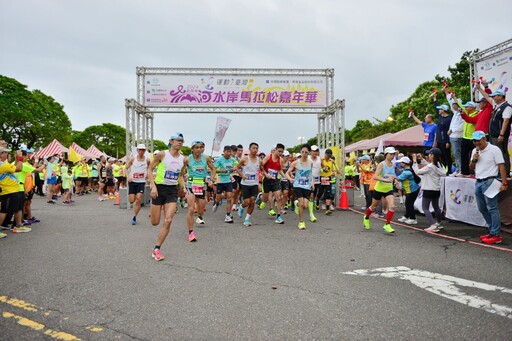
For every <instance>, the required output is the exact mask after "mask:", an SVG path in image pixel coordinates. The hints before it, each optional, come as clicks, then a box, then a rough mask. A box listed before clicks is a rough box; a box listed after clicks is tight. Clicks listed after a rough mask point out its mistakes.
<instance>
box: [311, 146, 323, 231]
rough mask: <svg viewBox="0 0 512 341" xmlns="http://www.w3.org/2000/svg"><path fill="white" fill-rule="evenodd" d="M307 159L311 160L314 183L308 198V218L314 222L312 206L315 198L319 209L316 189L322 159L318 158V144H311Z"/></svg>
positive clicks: (317, 188)
mask: <svg viewBox="0 0 512 341" xmlns="http://www.w3.org/2000/svg"><path fill="white" fill-rule="evenodd" d="M309 159H310V160H311V163H312V165H313V184H314V185H315V186H314V188H313V190H312V192H311V197H310V198H309V199H310V200H309V204H308V205H309V206H308V208H309V220H310V221H311V222H313V223H314V222H315V221H316V220H317V219H316V217H315V214H314V213H313V207H314V206H315V200H316V209H317V210H319V209H320V205H319V204H320V203H319V201H320V198H319V195H318V191H319V190H320V168H321V165H322V161H321V159H320V150H319V149H318V146H316V145H313V146H311V155H310V156H309Z"/></svg>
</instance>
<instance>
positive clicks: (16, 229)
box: [11, 226, 32, 233]
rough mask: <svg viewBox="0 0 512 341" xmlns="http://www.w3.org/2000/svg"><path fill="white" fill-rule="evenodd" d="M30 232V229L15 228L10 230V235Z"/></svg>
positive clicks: (23, 227)
mask: <svg viewBox="0 0 512 341" xmlns="http://www.w3.org/2000/svg"><path fill="white" fill-rule="evenodd" d="M30 231H32V229H31V228H30V227H25V226H17V227H15V228H13V229H11V232H12V233H27V232H30Z"/></svg>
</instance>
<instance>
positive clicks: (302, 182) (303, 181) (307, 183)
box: [299, 177, 309, 186]
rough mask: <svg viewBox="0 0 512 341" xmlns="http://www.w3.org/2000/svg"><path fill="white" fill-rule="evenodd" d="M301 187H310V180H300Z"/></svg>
mask: <svg viewBox="0 0 512 341" xmlns="http://www.w3.org/2000/svg"><path fill="white" fill-rule="evenodd" d="M299 185H301V186H309V178H305V177H303V178H299Z"/></svg>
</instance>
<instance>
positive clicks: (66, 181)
mask: <svg viewBox="0 0 512 341" xmlns="http://www.w3.org/2000/svg"><path fill="white" fill-rule="evenodd" d="M72 182H73V176H71V175H68V172H67V171H66V172H65V173H64V172H62V188H63V189H70V187H71V183H72Z"/></svg>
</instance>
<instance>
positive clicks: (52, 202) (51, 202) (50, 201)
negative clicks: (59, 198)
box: [46, 200, 55, 205]
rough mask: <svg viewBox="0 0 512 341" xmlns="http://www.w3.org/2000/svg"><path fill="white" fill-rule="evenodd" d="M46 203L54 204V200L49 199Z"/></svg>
mask: <svg viewBox="0 0 512 341" xmlns="http://www.w3.org/2000/svg"><path fill="white" fill-rule="evenodd" d="M46 203H47V204H52V205H55V201H53V200H49V201H47V202H46Z"/></svg>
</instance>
